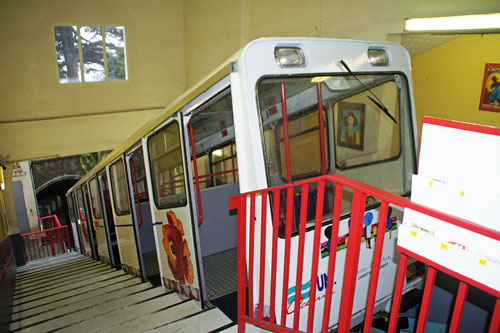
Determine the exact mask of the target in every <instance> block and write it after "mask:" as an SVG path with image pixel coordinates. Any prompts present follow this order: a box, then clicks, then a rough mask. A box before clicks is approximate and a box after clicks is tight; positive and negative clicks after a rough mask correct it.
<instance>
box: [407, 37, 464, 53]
mask: <svg viewBox="0 0 500 333" xmlns="http://www.w3.org/2000/svg"><path fill="white" fill-rule="evenodd" d="M459 36H460V35H451V34H448V35H434V34H400V38H401V39H400V41H399V43H400V44H401V45H403V46H404V48H405V49H407V50H408V53H410V56H412V57H414V56H416V55H419V54H421V53H424V52H426V51H428V50H430V49H432V48H434V47H436V46H439V45H442V44H445V43H448V42H449V41H452V40H454V39H456V38H458V37H459Z"/></svg>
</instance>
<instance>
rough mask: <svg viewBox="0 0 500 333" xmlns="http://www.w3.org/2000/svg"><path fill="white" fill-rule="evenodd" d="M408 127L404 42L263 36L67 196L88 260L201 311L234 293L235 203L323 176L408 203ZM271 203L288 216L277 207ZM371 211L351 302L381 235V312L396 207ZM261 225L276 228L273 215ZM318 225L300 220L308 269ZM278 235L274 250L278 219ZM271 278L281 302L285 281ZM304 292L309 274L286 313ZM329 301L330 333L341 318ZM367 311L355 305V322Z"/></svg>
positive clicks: (325, 240)
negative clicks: (384, 215)
mask: <svg viewBox="0 0 500 333" xmlns="http://www.w3.org/2000/svg"><path fill="white" fill-rule="evenodd" d="M415 128H416V123H415V114H414V103H413V95H412V82H411V66H410V60H409V56H408V53H407V52H406V51H405V50H404V49H403V48H402V47H401V46H399V45H396V44H391V43H381V42H365V41H353V40H335V39H306V38H295V39H292V38H264V39H258V40H256V41H253V42H251V43H250V44H248V45H247V46H246V47H245V48H244V49H242V50H241V51H240V52H238V53H237V54H235V55H234V56H233V57H231V58H230V59H229V60H228V61H227V62H225V63H224V64H223V65H221V66H220V67H218V68H217V69H216V70H215V71H214V72H213V73H212V74H211V75H209V76H208V77H207V78H206V79H205V80H203V81H201V82H200V83H199V84H197V85H196V86H194V87H193V88H192V89H190V90H189V91H187V92H186V93H185V94H184V95H183V96H181V97H179V98H178V99H177V100H175V101H174V102H173V103H172V104H171V105H170V106H168V107H167V108H166V109H165V110H163V111H162V112H161V113H160V114H158V115H157V116H156V117H155V118H153V119H152V120H151V121H150V122H149V123H147V124H145V125H144V126H142V127H141V128H140V129H139V130H138V131H137V132H136V133H135V134H133V135H132V136H131V137H130V138H129V139H128V140H126V141H125V142H124V143H123V144H121V145H120V146H119V147H118V148H116V149H115V150H114V151H113V152H112V153H111V154H110V155H108V156H107V157H106V158H105V159H104V160H103V161H102V162H101V163H100V164H99V165H97V166H96V167H95V168H94V169H92V170H91V171H90V172H89V173H88V174H87V175H86V176H84V177H83V178H82V179H81V180H80V181H79V182H78V183H76V184H75V186H73V187H72V188H71V189H70V190H69V192H68V194H67V197H68V200H69V201H70V207H71V208H72V212H71V213H72V216H73V218H74V221H75V222H76V225H77V226H78V228H77V230H78V233H79V234H80V235H81V236H80V240H81V249H82V252H83V253H86V254H87V255H89V256H93V257H94V258H95V259H100V260H102V261H104V262H107V263H109V264H111V265H114V266H119V265H121V267H122V268H123V269H124V270H127V271H129V272H131V273H133V274H136V275H138V276H141V277H142V278H144V279H154V277H155V276H157V275H159V276H160V279H161V283H162V285H163V287H164V288H165V289H167V290H171V291H175V292H177V293H178V294H179V295H180V297H189V298H192V299H195V300H197V301H199V303H200V306H201V307H204V306H205V302H206V301H210V300H214V299H216V298H218V297H220V296H222V295H225V294H228V293H231V292H234V291H236V248H237V246H238V244H237V217H236V216H235V215H234V214H232V213H231V212H230V210H229V208H228V202H229V199H230V197H231V196H232V195H235V194H238V193H243V192H248V191H253V190H257V189H263V188H268V187H272V186H277V185H282V184H287V183H292V182H295V181H297V180H302V179H306V178H310V177H314V176H318V175H324V174H331V173H338V174H342V175H345V176H348V177H350V178H353V179H356V180H359V181H362V182H364V183H367V184H370V185H373V186H375V187H378V188H381V189H384V190H386V191H389V192H392V193H395V194H398V195H408V194H409V191H410V188H411V176H412V174H413V173H415V172H416V143H415V133H416V131H415ZM295 192H296V193H295V194H294V196H295V197H294V200H293V214H294V215H295V219H296V222H297V223H295V224H294V230H293V231H292V242H291V246H292V251H291V253H292V258H291V260H290V262H291V267H290V271H291V272H292V271H294V269H296V268H295V267H294V265H295V263H296V261H297V260H296V257H297V243H298V240H297V238H298V237H297V236H298V231H297V226H298V215H299V213H298V207H299V206H300V201H301V195H302V193H301V191H300V189H299V190H295ZM316 192H317V189H316V188H314V186H311V187H310V188H309V190H308V194H307V195H308V197H309V198H308V199H309V200H308V202H309V205H310V206H311V207H310V208H311V209H310V212H309V208H308V212H307V217H306V218H307V220H308V221H309V220H311V221H313V220H314V210H313V208H314V207H315V205H316V195H317V193H316ZM334 194H335V189H334V188H333V187H332V186H330V187H329V186H327V187H326V189H325V196H324V198H325V199H324V206H323V215H324V219H323V224H322V233H321V234H322V236H321V237H322V238H321V259H320V262H319V270H318V277H317V283H316V287H317V289H318V290H317V293H316V296H317V297H318V298H319V299H321V295H322V293H323V295H324V293H325V290H324V289H325V288H324V286H325V284H326V280H327V278H330V277H327V274H326V272H327V270H326V266H327V264H326V261H327V260H323V259H324V258H328V255H329V253H331V252H332V251H337V267H336V273H335V277H334V279H335V285H336V286H340V285H341V284H342V266H343V265H344V263H345V252H346V251H344V249H345V247H346V244H347V242H348V233H349V221H350V219H349V214H348V212H349V211H350V205H351V202H352V195H349V192H348V191H347V192H346V191H344V194H343V197H342V214H343V215H342V216H343V218H342V220H341V222H340V226H339V229H340V231H339V241H338V244H331V242H330V241H329V236H328V234H329V232H330V231H329V230H331V224H332V220H331V216H332V211H333V198H334ZM268 200H272V198H271V197H270V198H268ZM279 206H280V212H279V214H280V216H281V215H284V213H283V212H284V211H285V207H284V206H285V202H280V203H279ZM269 207H273V205H272V204H269ZM275 207H276V206H275ZM366 207H367V209H366V212H365V217H364V225H365V228H364V237H363V242H362V243H361V247H362V249H361V254H360V264H359V271H358V283H357V289H356V295H361V296H360V298H363V296H362V294H363V293H364V292H365V293H366V289H367V286H368V282H369V275H370V272H369V271H370V264H371V260H372V257H373V248H374V244H373V242H372V238H373V237H374V236H375V235H376V234H377V233H381V232H385V242H384V252H383V261H384V262H383V267H382V269H381V273H380V274H381V278H380V285H379V288H378V293H377V305H378V306H379V308H380V307H383V306H384V302H385V301H386V300H387V299H388V298H389V297H390V295H391V293H392V288H393V286H394V280H395V275H396V267H397V258H394V256H395V253H396V250H395V248H396V243H395V240H396V238H397V221H399V220H401V216H402V212H400V211H398V210H397V209H396V208H392V209H390V214H389V217H388V223H387V227H386V228H385V230H377V223H376V222H377V221H378V218H377V217H378V208H379V205H378V203H377V200H375V199H373V198H370V197H368V198H367V203H366ZM271 211H272V209H270V211H269V212H268V214H269V215H271V214H272V212H271ZM257 216H258V214H257ZM267 221H268V222H267V223H268V224H269V228H272V226H271V224H272V218H269V219H267ZM280 221H281V220H280ZM314 228H315V227H314V223H308V227H307V230H306V238H305V243H306V247H305V253H306V254H305V256H304V258H305V259H304V260H305V262H306V264H305V267H307V260H308V258H309V257H310V255H309V254H308V253H310V251H312V250H311V249H310V247H311V246H310V245H308V244H312V231H314ZM268 230H270V229H268ZM257 232H258V231H257ZM279 235H280V237H279V240H278V246H279V247H280V248H282V247H283V246H284V245H283V244H282V241H283V235H284V227H283V226H281V222H280V226H279ZM256 238H259V237H256ZM268 240H269V241H270V238H266V240H265V241H266V242H267V241H268ZM267 248H270V247H269V246H268V247H267ZM293 249H295V252H294V250H293ZM269 265H270V263H267V262H266V267H269ZM309 267H310V266H309ZM266 274H267V273H266ZM277 283H278V284H280V286H278V287H277V288H276V290H277V293H280V294H279V297H277V299H281V296H282V295H281V290H282V288H280V287H281V286H282V284H283V283H284V282H283V272H278V279H277ZM309 287H310V283H309V284H308V282H307V280H306V279H304V280H303V281H302V285H301V286H295V274H290V277H289V280H288V289H287V290H288V295H287V299H288V307H287V309H288V310H290V311H292V312H293V306H294V305H295V304H296V303H295V302H293V300H294V299H295V294H296V293H297V296H299V295H300V297H301V298H302V300H301V301H303V302H304V304H303V306H304V307H307V304H309V301H308V300H307V297H308V295H309V293H308V290H309V289H308V288H309ZM337 296H338V297H340V295H339V293H337V294H335V295H334V297H333V305H332V316H331V320H330V325H332V326H335V324H336V323H337V321H338V306H336V305H335V303H336V302H337V303H338V301H339V300H338V298H336V297H337ZM318 298H317V299H318ZM365 299H366V297H365ZM317 302H318V304H319V302H321V301H320V300H318V301H317ZM301 306H302V305H301ZM363 306H364V305H363V303H362V302H359V304H357V303H356V302H355V304H354V307H353V314H356V313H359V312H361V311H362V310H363ZM276 308H280V307H279V306H277V307H276ZM316 308H317V309H318V305H317V307H316ZM288 310H287V311H288ZM336 312H337V313H336ZM335 313H336V314H335ZM276 318H280V315H279V314H276ZM353 318H354V317H353ZM278 320H279V319H278ZM287 320H288V319H287ZM353 323H355V321H354V320H353ZM318 325H319V323H318ZM300 327H301V329H302V328H303V323H302V319H301V326H300ZM317 328H318V329H319V326H316V324H315V330H316V329H317Z"/></svg>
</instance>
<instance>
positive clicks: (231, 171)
mask: <svg viewBox="0 0 500 333" xmlns="http://www.w3.org/2000/svg"><path fill="white" fill-rule="evenodd" d="M211 165H212V170H213V173H214V177H213V178H214V186H218V185H226V184H232V183H236V182H237V181H238V160H237V159H236V145H235V144H234V143H231V144H229V145H227V146H224V147H222V148H219V149H216V150H213V151H212V152H211Z"/></svg>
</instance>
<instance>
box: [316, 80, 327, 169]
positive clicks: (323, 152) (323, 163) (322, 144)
mask: <svg viewBox="0 0 500 333" xmlns="http://www.w3.org/2000/svg"><path fill="white" fill-rule="evenodd" d="M316 90H317V93H318V122H319V146H320V150H321V174H322V175H326V172H327V169H326V149H325V124H324V120H323V96H322V91H321V82H318V83H317V85H316Z"/></svg>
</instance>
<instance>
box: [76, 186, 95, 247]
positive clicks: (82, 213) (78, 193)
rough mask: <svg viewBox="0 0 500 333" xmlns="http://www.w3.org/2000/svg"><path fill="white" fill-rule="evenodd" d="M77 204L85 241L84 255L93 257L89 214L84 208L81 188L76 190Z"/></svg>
mask: <svg viewBox="0 0 500 333" xmlns="http://www.w3.org/2000/svg"><path fill="white" fill-rule="evenodd" d="M75 204H76V210H77V215H78V224H79V229H80V231H81V234H82V240H83V242H82V250H83V251H82V253H83V254H85V255H87V256H92V246H91V243H90V236H89V235H90V232H89V228H88V221H87V213H86V212H85V208H84V203H83V196H82V188H81V187H79V188H77V189H76V196H75Z"/></svg>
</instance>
